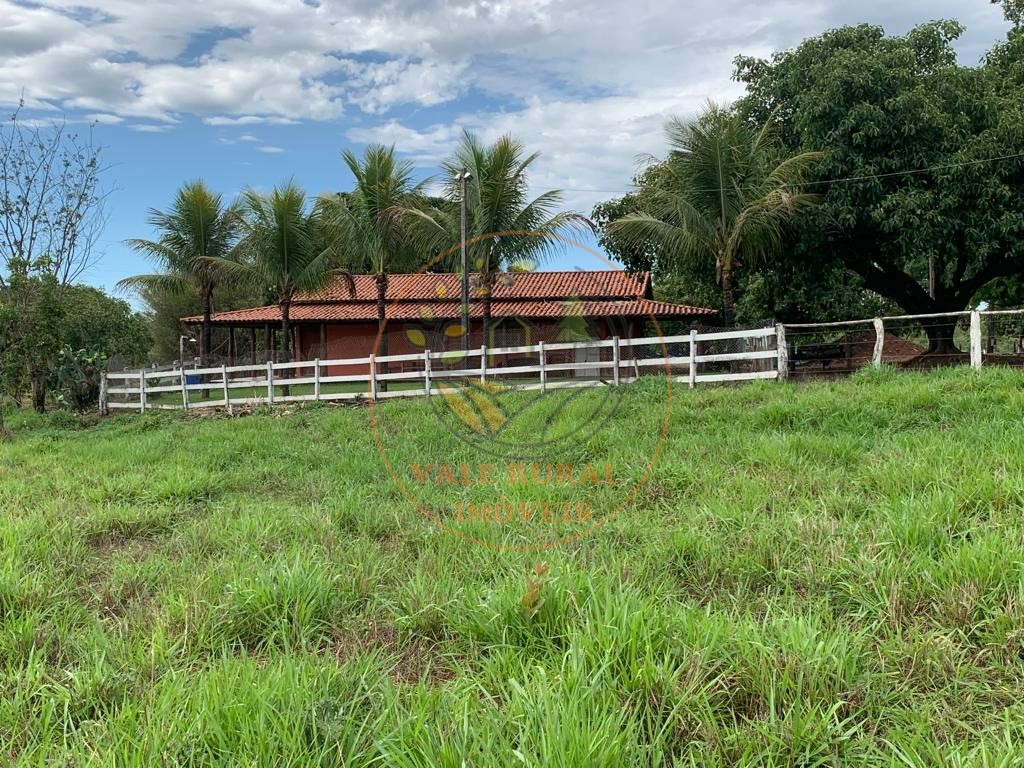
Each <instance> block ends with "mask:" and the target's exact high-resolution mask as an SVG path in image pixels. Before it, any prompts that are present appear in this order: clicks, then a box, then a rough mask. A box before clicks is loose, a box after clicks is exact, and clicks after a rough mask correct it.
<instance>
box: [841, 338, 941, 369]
mask: <svg viewBox="0 0 1024 768" xmlns="http://www.w3.org/2000/svg"><path fill="white" fill-rule="evenodd" d="M847 338H848V339H849V342H850V362H851V363H852V365H853V367H854V368H860V367H861V366H864V365H868V364H869V363H870V362H871V360H872V358H873V357H874V355H875V332H874V331H855V332H853V333H850V334H848V336H847ZM924 351H925V349H924V347H921V346H918V345H917V344H915V343H914V342H912V341H907V340H906V339H904V338H901V337H899V336H896V335H895V334H893V333H890V332H889V331H886V332H885V337H884V339H883V341H882V362H883V363H891V364H893V365H899V364H901V363H906V362H907V361H909V360H913V359H914V358H916V357H919V356H921V355H922V354H924Z"/></svg>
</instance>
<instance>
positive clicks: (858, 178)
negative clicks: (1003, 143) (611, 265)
mask: <svg viewBox="0 0 1024 768" xmlns="http://www.w3.org/2000/svg"><path fill="white" fill-rule="evenodd" d="M1018 158H1024V152H1015V153H1014V154H1011V155H999V156H997V157H986V158H982V159H980V160H966V161H964V162H962V163H947V164H945V165H933V166H929V167H927V168H914V169H912V170H906V171H889V172H886V173H872V174H865V175H863V176H845V177H842V178H837V179H823V180H821V181H808V182H805V183H803V184H789V185H787V186H794V187H810V186H817V185H822V184H846V183H849V182H854V181H870V180H872V179H888V178H892V177H895V176H913V175H916V174H921V173H931V172H933V171H948V170H953V169H956V168H967V167H969V166H972V165H984V164H985V163H995V162H1000V161H1003V160H1016V159H1018ZM559 189H560V191H562V192H600V193H602V194H610V195H628V194H630V193H632V192H635V191H637V189H636V188H633V189H627V190H622V189H598V188H596V187H559ZM693 191H694V192H722V191H728V190H723V189H722V188H720V187H708V188H706V189H695V190H693Z"/></svg>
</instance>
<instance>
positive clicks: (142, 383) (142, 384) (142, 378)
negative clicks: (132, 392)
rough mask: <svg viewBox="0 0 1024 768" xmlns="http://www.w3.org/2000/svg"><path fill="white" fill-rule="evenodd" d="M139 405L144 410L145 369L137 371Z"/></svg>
mask: <svg viewBox="0 0 1024 768" xmlns="http://www.w3.org/2000/svg"><path fill="white" fill-rule="evenodd" d="M139 406H140V408H141V409H142V410H143V411H144V410H146V371H145V370H142V371H139Z"/></svg>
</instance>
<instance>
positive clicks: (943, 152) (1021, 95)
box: [736, 8, 1024, 352]
mask: <svg viewBox="0 0 1024 768" xmlns="http://www.w3.org/2000/svg"><path fill="white" fill-rule="evenodd" d="M1009 10H1011V9H1010V8H1008V11H1009ZM961 32H962V28H961V27H960V25H958V24H957V23H955V22H949V21H943V22H933V23H930V24H925V25H922V26H920V27H917V28H916V29H914V30H912V31H911V32H910V33H909V34H907V35H905V36H900V37H887V36H886V35H885V34H884V32H883V31H882V29H880V28H878V27H874V26H868V25H862V26H858V27H847V28H843V29H839V30H835V31H832V32H828V33H826V34H824V35H822V36H820V37H816V38H812V39H810V40H807V41H805V42H804V43H802V44H801V45H800V46H799V47H798V48H796V49H795V50H793V51H787V52H784V53H778V54H775V55H774V56H773V57H772V58H771V60H769V61H765V60H759V59H750V58H740V59H738V60H737V69H736V77H737V78H738V79H739V80H740V81H742V82H744V83H746V84H747V96H746V97H745V98H744V99H743V100H742V102H741V111H742V113H743V114H744V115H745V116H746V117H747V118H748V119H750V120H751V121H753V122H754V123H756V124H765V123H767V122H768V121H769V120H776V121H777V122H779V123H780V125H781V136H782V137H783V140H784V141H785V143H786V145H787V147H788V149H789V151H791V152H799V151H802V150H806V149H811V148H818V147H824V148H826V149H827V154H826V157H825V159H824V161H823V162H822V163H821V165H820V166H819V167H818V169H817V170H816V173H815V176H814V178H813V181H814V182H815V184H814V187H813V188H814V189H815V190H816V191H819V192H821V193H822V194H823V196H824V204H823V205H822V206H821V207H820V208H819V209H818V210H816V211H814V212H812V213H810V214H808V215H807V216H804V217H802V219H803V222H802V226H801V231H800V234H799V240H800V243H801V245H802V247H804V248H806V249H807V250H808V252H809V253H811V254H813V255H814V256H815V257H816V258H818V259H820V260H825V261H830V262H834V263H838V264H841V265H843V266H845V267H846V268H848V269H850V270H852V271H853V272H854V273H856V274H857V275H858V276H859V277H860V278H861V279H862V280H863V283H864V285H865V287H867V288H868V289H870V290H872V291H874V292H876V293H877V294H879V295H880V296H882V297H884V298H886V299H888V300H890V301H892V302H894V303H895V304H897V305H898V306H900V307H902V308H903V309H904V310H905V311H907V312H909V313H914V314H928V313H941V312H951V311H958V310H962V309H964V308H966V307H967V306H968V305H969V303H970V302H971V301H972V299H973V298H974V297H975V296H976V294H978V292H979V290H980V289H981V288H983V287H984V286H986V285H987V284H989V283H990V282H992V281H993V280H995V279H997V278H1000V277H1004V276H1009V275H1014V274H1018V273H1020V271H1021V269H1022V268H1024V209H1022V207H1021V205H1020V200H1021V198H1022V193H1024V158H1022V157H1020V148H1021V146H1022V145H1024V109H1022V99H1024V89H1022V88H1021V85H1022V82H1024V81H1022V76H1021V73H1022V69H1021V65H1020V59H1019V56H1020V53H1021V42H1020V34H1019V32H1015V33H1013V34H1012V35H1011V37H1010V39H1009V40H1008V41H1007V43H1005V44H1004V45H1002V46H999V47H997V48H996V49H995V50H994V51H993V52H992V54H991V55H990V57H989V58H988V60H987V61H986V62H985V63H984V64H983V65H982V66H980V67H962V66H959V65H958V64H957V61H956V54H955V52H954V50H953V47H952V43H953V41H954V40H955V39H956V38H957V37H958V36H959V34H960V33H961ZM1015 62H1016V63H1015ZM930 272H931V274H932V275H934V277H933V278H931V279H930V277H929V273H930ZM925 330H926V331H927V332H928V336H929V350H930V351H932V352H945V351H948V350H949V349H950V347H951V346H952V335H953V334H952V329H951V327H950V323H949V322H947V321H943V320H935V321H929V322H927V323H926V325H925Z"/></svg>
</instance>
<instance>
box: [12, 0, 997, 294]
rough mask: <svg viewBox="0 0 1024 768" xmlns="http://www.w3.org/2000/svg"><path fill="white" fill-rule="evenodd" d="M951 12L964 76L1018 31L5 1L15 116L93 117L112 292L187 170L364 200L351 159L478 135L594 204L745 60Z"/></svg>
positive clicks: (682, 7)
mask: <svg viewBox="0 0 1024 768" xmlns="http://www.w3.org/2000/svg"><path fill="white" fill-rule="evenodd" d="M934 18H956V19H959V20H960V21H961V22H963V23H964V24H965V25H966V26H967V28H968V30H967V33H966V34H965V35H964V36H963V38H962V39H961V40H960V42H959V44H958V51H959V53H960V56H961V60H962V61H964V62H968V63H973V62H976V61H977V60H978V59H979V57H980V56H981V55H982V54H983V52H984V51H985V50H986V49H987V48H988V47H990V46H991V44H992V43H993V42H995V41H996V40H997V39H1000V38H1002V37H1003V36H1004V34H1005V31H1006V25H1005V23H1004V22H1003V20H1002V17H1001V14H1000V11H999V9H998V8H997V7H994V6H992V5H991V4H990V3H989V0H929V2H902V3H894V2H891V0H862V1H861V2H858V3H848V2H840V1H839V0H758V1H757V2H754V1H753V0H688V1H687V2H678V0H677V1H676V2H673V1H672V0H632V1H631V2H629V3H622V2H619V1H618V0H558V1H557V2H556V1H555V0H418V1H416V2H408V1H403V0H347V1H346V2H333V1H332V0H205V1H204V2H202V3H195V2H190V0H147V1H146V2H139V0H72V1H71V2H61V1H59V0H58V1H56V2H28V1H27V0H0V106H4V107H8V108H9V107H13V105H15V104H16V103H17V101H18V99H19V98H20V97H21V96H22V94H24V97H25V99H26V101H27V103H28V109H27V110H26V114H27V115H28V116H30V117H33V118H42V119H57V118H60V117H61V116H64V117H65V118H66V119H67V120H68V121H69V122H71V123H72V124H74V125H75V126H76V127H78V128H80V129H82V130H87V129H88V125H89V124H90V123H94V127H93V129H92V130H93V132H94V137H95V140H96V141H97V142H99V143H101V144H103V145H104V146H105V147H106V149H105V158H106V161H107V162H108V164H109V165H110V169H109V172H108V174H107V181H108V184H109V186H110V187H111V188H112V194H111V195H110V198H109V210H108V213H109V222H108V224H107V227H106V229H105V231H104V233H103V235H102V237H101V240H100V242H99V244H98V252H99V253H100V254H101V256H102V258H101V259H100V260H99V262H98V263H97V264H96V265H95V266H94V267H93V268H92V269H91V270H90V271H89V272H88V273H87V274H86V276H85V279H86V280H87V281H88V282H91V283H94V284H96V285H100V286H104V287H107V288H110V287H112V286H113V284H114V283H115V282H116V281H117V280H118V279H120V278H121V277H124V276H126V275H129V274H134V273H136V272H139V271H145V270H146V269H147V266H146V265H145V264H144V262H141V261H140V259H139V257H137V256H136V255H134V254H132V253H131V252H129V251H126V250H125V249H124V248H123V246H121V244H120V243H121V241H122V240H123V239H125V238H128V237H150V236H152V234H153V233H152V232H151V230H150V229H149V227H148V226H147V224H146V221H145V219H146V212H147V210H148V209H149V208H150V207H157V208H161V207H165V206H166V205H167V204H168V203H169V202H170V200H171V198H172V196H173V194H174V191H175V189H176V188H177V187H178V186H179V185H180V184H181V183H182V182H183V181H186V180H188V179H193V178H203V179H204V180H206V181H207V183H209V184H210V185H211V186H212V187H213V188H215V189H217V190H219V191H221V192H222V193H224V194H225V195H226V196H227V197H232V196H234V195H235V194H237V193H238V192H239V191H240V190H242V189H243V188H245V187H246V186H253V187H256V188H257V189H269V188H270V187H272V186H273V185H274V184H276V183H279V182H281V181H284V180H286V179H288V178H294V179H295V180H296V181H297V182H298V183H300V184H301V185H302V186H304V187H305V188H306V189H307V190H308V191H309V192H310V193H312V194H316V193H319V192H322V191H326V190H339V189H346V188H347V187H348V185H349V183H350V178H349V176H348V175H347V172H346V171H345V170H344V167H343V165H342V163H341V160H340V158H339V154H340V152H341V150H342V149H343V148H344V147H352V148H354V149H356V150H359V149H361V148H362V147H363V146H364V145H365V144H366V143H368V142H375V141H379V142H384V143H388V144H390V143H394V144H396V145H397V147H398V149H399V150H400V151H402V152H403V153H405V154H406V155H407V156H408V157H410V158H412V159H414V160H415V161H416V162H417V164H418V166H419V167H420V168H421V169H422V173H423V175H429V174H431V173H433V172H434V171H435V169H436V166H437V163H438V161H439V160H440V159H441V158H443V157H444V156H445V155H447V154H448V153H449V152H450V150H451V148H452V146H453V145H454V143H455V141H456V140H457V138H458V136H459V134H460V133H461V131H462V130H463V129H470V130H473V131H475V132H477V133H479V134H480V135H481V136H483V137H484V138H485V139H492V138H494V137H496V136H497V135H499V134H501V133H504V132H508V131H511V132H513V133H514V134H515V135H516V136H518V137H519V138H521V139H522V140H523V141H524V142H526V143H527V145H528V146H529V148H530V149H535V150H540V151H541V152H542V153H543V154H542V157H541V159H540V160H539V161H538V163H537V164H536V171H535V172H534V174H533V176H532V182H533V184H534V185H535V191H536V192H540V191H543V190H545V189H550V188H560V189H564V190H565V191H566V205H567V207H569V208H572V209H574V210H578V211H580V212H583V213H589V211H590V210H591V207H592V206H593V204H594V202H596V201H598V200H602V199H606V198H608V197H611V196H614V195H615V194H617V193H621V192H623V191H625V190H626V189H627V187H628V182H629V179H630V177H631V175H632V174H633V172H634V170H635V168H636V164H637V158H638V156H640V155H642V154H644V153H654V154H659V153H661V152H662V151H663V143H662V139H661V126H662V125H663V123H664V121H665V120H666V119H667V118H668V117H669V116H670V115H674V114H677V115H688V114H692V113H694V112H695V111H696V110H697V109H699V107H700V105H701V104H702V103H703V102H704V101H706V100H707V99H709V98H710V99H716V100H726V99H731V98H734V97H736V96H737V95H739V93H740V91H739V89H738V87H737V85H736V84H735V83H733V82H731V81H730V77H729V76H730V74H731V71H732V65H731V61H732V59H733V57H734V56H736V55H737V54H741V53H742V54H752V55H762V56H765V55H768V54H769V53H770V52H771V51H773V50H778V49H781V48H787V47H791V46H793V45H795V44H797V43H798V42H799V41H800V40H801V39H803V38H805V37H807V36H810V35H814V34H818V33H820V32H822V31H824V30H825V29H828V28H831V27H835V26H838V25H841V24H848V23H858V22H871V23H877V24H881V25H883V26H884V27H885V28H886V30H887V31H889V32H892V33H897V32H903V31H905V30H907V29H908V28H910V27H911V26H913V25H915V24H917V23H921V22H924V21H928V20H930V19H934ZM550 266H551V267H555V268H570V267H574V266H582V267H590V268H594V267H600V266H601V265H600V264H599V263H598V262H596V261H595V260H594V259H593V258H591V257H589V256H587V255H586V254H583V253H581V252H572V251H571V252H569V253H567V254H565V255H564V256H563V257H561V258H559V259H558V260H556V261H555V262H553V263H552V264H551V265H550Z"/></svg>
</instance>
